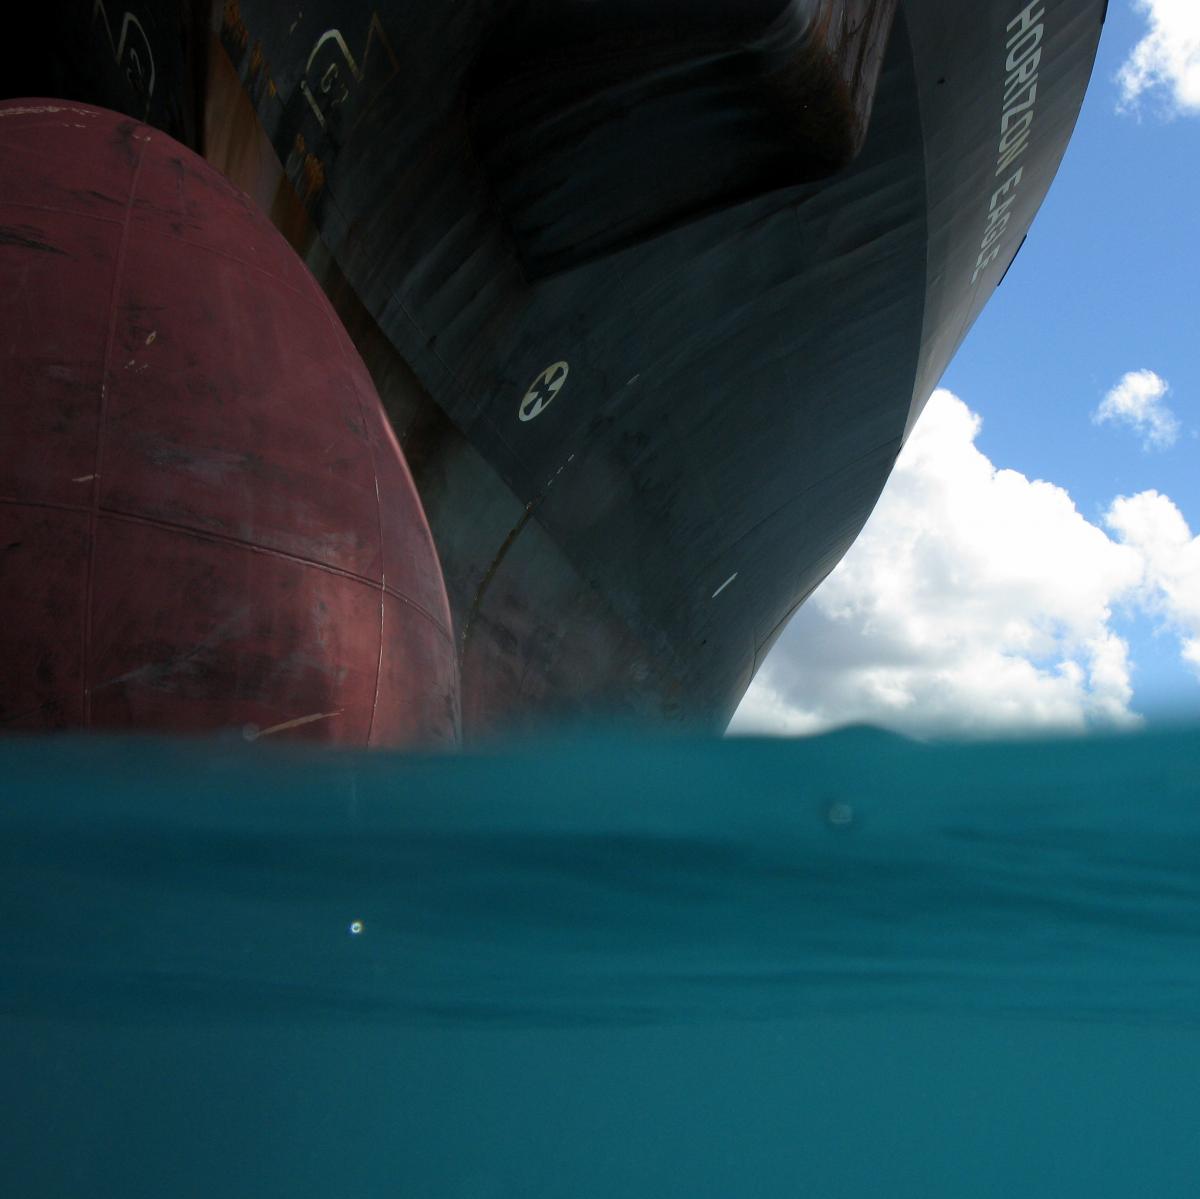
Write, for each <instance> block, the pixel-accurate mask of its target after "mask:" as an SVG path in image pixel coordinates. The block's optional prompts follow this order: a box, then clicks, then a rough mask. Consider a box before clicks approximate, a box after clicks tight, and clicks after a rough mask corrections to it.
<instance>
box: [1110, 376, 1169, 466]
mask: <svg viewBox="0 0 1200 1199" xmlns="http://www.w3.org/2000/svg"><path fill="white" fill-rule="evenodd" d="M1168 391H1170V388H1169V387H1168V386H1167V383H1166V380H1165V379H1161V378H1159V376H1158V375H1156V374H1155V373H1154V372H1153V371H1129V372H1128V373H1127V374H1125V375H1123V376H1122V378H1121V381H1120V382H1119V383H1118V384H1117V385H1116V387H1114V388H1113V389H1112V390H1111V391H1110V392H1109V393H1108V395H1106V396H1105V397H1104V399H1103V400H1101V402H1100V406H1099V407H1098V408H1097V409H1096V411H1095V412H1093V413H1092V420H1094V421H1095V422H1096V424H1098V425H1100V424H1105V423H1108V422H1111V423H1113V424H1118V425H1127V426H1128V427H1129V428H1131V429H1133V430H1134V431H1135V432H1137V433H1140V434H1141V437H1142V448H1143V449H1146V450H1165V449H1167V448H1168V447H1170V446H1173V445H1174V444H1175V442H1176V441H1177V440H1178V439H1179V421H1178V420H1176V419H1175V414H1174V413H1173V412H1172V411H1171V409H1170V408H1168V407H1167V403H1166V396H1167V392H1168Z"/></svg>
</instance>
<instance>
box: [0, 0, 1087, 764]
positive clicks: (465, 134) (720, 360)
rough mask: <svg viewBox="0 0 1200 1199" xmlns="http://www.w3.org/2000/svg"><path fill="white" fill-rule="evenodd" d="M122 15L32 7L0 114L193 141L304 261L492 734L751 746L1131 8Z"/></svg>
mask: <svg viewBox="0 0 1200 1199" xmlns="http://www.w3.org/2000/svg"><path fill="white" fill-rule="evenodd" d="M124 3H127V0H75V2H67V0H64V2H62V3H55V4H51V5H49V6H44V11H41V12H39V13H37V14H35V15H33V16H32V17H31V18H30V20H31V21H32V22H33V27H32V28H31V30H30V32H29V33H28V34H27V35H26V36H24V37H23V38H12V39H10V40H9V43H8V46H7V49H6V51H5V58H6V63H5V67H4V74H3V80H4V95H5V96H7V97H8V98H9V101H10V103H18V102H27V103H32V101H30V100H29V98H30V97H34V98H41V100H40V101H39V102H40V103H48V101H47V100H46V98H48V97H52V98H57V99H58V100H60V101H62V102H64V103H75V104H79V105H94V106H97V107H99V108H101V109H104V110H110V111H112V112H115V113H118V114H123V115H124V117H125V118H127V119H128V120H129V121H131V122H134V123H135V124H136V127H138V128H145V129H148V130H154V131H157V132H160V133H161V134H163V135H165V136H167V137H169V138H171V139H174V141H177V142H178V143H181V144H182V145H183V146H185V147H187V148H189V149H190V150H191V151H192V152H194V153H195V154H196V155H199V156H200V157H201V158H202V159H204V160H205V162H206V163H207V164H209V165H210V166H211V167H212V168H213V169H214V170H215V171H216V172H219V173H220V174H221V175H222V176H223V177H224V178H225V179H226V180H228V181H229V183H230V185H231V186H232V187H234V188H236V189H237V190H238V192H239V194H243V195H244V196H246V197H249V200H250V201H251V202H252V203H253V205H254V206H255V208H256V210H257V211H258V212H259V213H261V214H262V216H263V217H264V218H265V219H267V220H269V221H270V222H271V224H272V225H273V226H274V228H275V229H276V230H278V232H279V234H280V235H281V236H282V237H283V238H284V239H285V240H286V242H287V243H288V244H289V245H290V247H291V249H292V251H294V253H295V254H296V255H298V257H299V258H300V259H302V260H303V263H304V264H305V265H306V267H307V270H308V272H309V274H310V275H311V277H312V278H313V279H315V280H316V282H317V283H318V284H319V287H320V289H321V291H322V293H323V295H324V297H325V298H326V300H327V301H328V303H329V304H330V305H331V307H332V310H333V311H334V312H335V313H336V315H337V319H338V321H339V322H340V324H341V326H342V328H344V330H345V331H346V333H347V334H348V335H349V338H350V339H351V340H352V342H353V345H354V347H355V348H356V351H357V353H358V354H359V355H360V356H361V360H362V362H363V363H364V364H365V366H366V368H367V370H368V371H369V373H370V377H371V380H372V381H373V386H374V388H375V390H376V392H377V393H378V396H379V399H380V401H381V403H382V407H383V411H384V412H385V413H386V419H387V423H388V425H389V426H390V431H391V433H394V436H395V438H396V439H397V441H398V444H399V447H400V450H401V451H402V454H403V459H404V461H405V462H406V463H407V468H408V470H409V471H410V472H411V479H412V482H413V484H414V486H415V490H416V493H417V495H419V501H420V507H421V509H422V511H423V517H424V519H425V520H427V522H428V530H429V536H430V538H431V541H432V544H433V546H434V547H436V562H435V565H434V566H433V567H431V568H430V569H440V575H441V579H442V580H444V586H445V608H444V611H442V610H440V609H438V604H439V603H440V602H441V601H440V600H438V599H437V597H435V598H434V599H432V600H430V601H429V602H428V603H426V604H425V608H426V609H428V612H427V613H426V615H429V613H432V615H431V616H430V620H431V621H432V622H433V624H435V625H437V627H438V629H439V630H440V633H439V635H440V636H441V635H444V638H445V640H446V644H447V645H449V647H450V649H449V651H448V652H449V654H450V656H451V658H452V660H453V662H452V665H453V671H454V673H455V674H456V676H457V677H456V681H455V683H454V687H455V688H456V689H457V690H456V694H455V697H454V699H453V701H451V700H450V699H449V698H447V696H448V690H447V689H448V687H449V684H445V680H444V678H443V683H444V684H445V685H443V686H442V688H441V691H440V692H439V699H438V705H439V710H440V711H443V712H450V710H451V708H453V713H452V715H450V716H447V717H446V721H443V728H444V727H445V725H446V723H447V722H449V724H452V725H453V726H454V731H455V732H454V735H455V736H456V735H457V731H458V729H459V727H460V726H461V731H462V735H463V737H464V738H465V739H467V740H468V741H470V740H476V739H479V738H482V737H487V736H489V735H492V734H495V733H500V732H513V731H519V730H526V729H530V728H536V727H541V726H544V725H545V724H546V723H547V722H551V721H553V722H561V721H575V720H580V721H618V722H623V721H630V722H633V723H636V724H638V725H643V726H651V727H664V726H666V727H671V726H678V727H683V728H688V729H701V730H708V731H720V730H721V729H723V728H724V727H725V725H726V724H727V723H728V720H729V718H730V717H731V715H732V714H733V712H734V710H735V708H736V707H737V705H738V703H739V701H740V699H741V697H742V696H743V694H744V693H745V691H746V689H747V687H748V686H749V684H750V682H751V680H752V679H753V677H754V675H755V672H756V671H757V670H758V668H759V667H760V666H761V664H762V662H763V660H764V658H765V656H766V655H767V653H768V652H769V651H770V649H771V646H772V645H773V644H774V642H775V640H776V639H777V638H778V636H779V634H780V632H781V631H782V629H783V628H784V627H785V625H786V624H787V622H788V620H789V618H790V617H791V616H792V615H793V613H795V611H796V610H797V608H798V607H799V606H800V605H801V604H802V603H803V602H804V601H805V599H806V598H807V597H808V596H810V595H811V594H812V592H813V591H814V590H815V589H816V588H817V587H818V586H819V585H820V583H821V582H822V580H823V579H824V578H825V577H826V576H827V575H828V574H829V572H830V571H831V570H832V569H833V568H834V566H835V565H836V564H837V563H838V561H839V560H840V559H841V558H842V556H843V555H844V554H845V553H846V551H847V549H848V548H849V547H850V545H851V544H852V542H853V541H854V539H855V537H856V536H857V534H858V533H859V531H860V530H861V528H862V527H863V525H864V523H865V521H866V520H867V518H868V516H869V515H870V513H871V510H872V508H873V506H874V505H875V503H876V501H877V500H878V498H879V495H880V493H881V491H882V489H883V486H884V483H885V481H886V480H887V477H888V474H889V472H890V470H891V468H892V466H893V464H894V463H895V461H896V457H897V455H898V454H899V452H900V450H901V448H902V446H903V445H904V442H905V439H906V437H907V435H908V434H909V433H910V431H911V430H912V428H913V425H914V422H915V421H916V420H917V419H918V418H919V416H920V413H921V410H922V407H923V405H924V404H925V402H926V400H927V399H928V397H929V395H930V394H931V393H932V391H933V389H934V387H935V386H936V384H937V382H938V380H939V378H940V377H941V375H942V373H943V371H944V370H945V368H946V366H947V364H948V363H949V361H950V359H951V357H952V356H953V355H954V353H955V352H956V350H957V349H958V347H959V346H960V344H961V343H962V341H963V339H964V337H965V336H966V334H967V332H968V331H969V329H970V328H971V326H972V324H973V323H974V321H975V320H976V318H977V317H978V316H979V313H980V312H981V310H982V309H983V307H984V305H985V304H986V302H987V300H988V299H989V297H990V296H991V295H992V294H993V293H994V292H995V290H996V288H997V287H998V286H1000V284H1001V281H1002V280H1003V278H1004V275H1005V273H1006V272H1007V271H1008V269H1009V267H1010V266H1011V265H1012V262H1013V260H1014V259H1015V257H1016V255H1017V254H1018V252H1019V250H1020V248H1021V245H1022V243H1023V241H1024V239H1025V236H1026V234H1027V233H1028V231H1029V229H1030V226H1031V224H1032V222H1033V220H1034V217H1035V215H1036V213H1037V211H1038V209H1039V207H1040V205H1041V204H1042V202H1043V200H1044V198H1045V196H1046V193H1047V191H1048V189H1049V187H1050V185H1051V182H1052V180H1053V178H1054V175H1055V173H1056V171H1057V169H1058V167H1059V164H1060V162H1061V159H1062V156H1063V154H1064V151H1065V149H1066V146H1067V144H1068V141H1069V139H1070V136H1071V133H1072V130H1073V128H1074V125H1075V122H1076V120H1077V117H1078V114H1079V110H1080V106H1081V104H1082V101H1083V97H1084V93H1085V90H1086V87H1087V84H1088V80H1089V78H1090V75H1091V72H1092V68H1093V64H1094V61H1095V55H1096V49H1097V44H1098V40H1099V36H1100V32H1101V28H1102V25H1103V23H1104V17H1105V12H1106V7H1107V6H1106V0H1032V2H1026V0H972V2H971V3H964V2H963V0H605V2H604V3H594V2H593V0H459V2H457V3H449V2H448V0H391V2H385V3H379V4H377V5H375V6H370V5H360V4H355V3H350V2H348V0H304V2H303V3H300V0H297V2H296V3H293V4H290V5H284V4H281V3H279V2H278V0H225V3H223V4H222V3H218V4H208V3H192V4H189V3H179V2H178V0H176V2H168V0H145V2H144V3H129V6H128V7H122V5H123V4H124ZM0 199H2V197H0ZM21 237H24V238H25V241H31V240H36V238H34V237H33V236H32V235H28V236H27V235H25V234H22V235H21ZM18 240H20V239H19V238H18ZM10 242H11V239H10ZM3 250H4V247H3V246H0V253H2V252H3ZM0 265H2V263H0ZM64 269H65V267H64ZM180 286H183V284H180ZM131 361H132V359H131ZM0 490H2V488H0ZM97 503H100V501H99V500H97ZM438 564H440V566H439V565H438ZM385 590H386V588H385ZM401 598H403V597H401ZM397 602H399V600H398V601H397ZM417 606H418V607H419V606H420V605H417ZM435 609H436V610H435ZM89 619H90V617H89ZM380 652H381V654H382V650H381V651H380ZM190 660H191V659H189V661H190ZM33 668H34V667H33V665H30V667H29V669H30V670H32V669H33ZM380 674H381V672H380V671H379V670H377V672H376V679H375V683H376V692H378V687H379V677H380ZM445 674H446V672H445V670H444V669H443V671H442V676H445ZM122 677H124V676H122ZM156 677H157V676H156ZM159 681H160V682H161V681H162V680H161V679H160V680H159ZM164 685H165V684H164ZM420 686H421V683H420V680H419V679H414V680H413V688H414V689H416V690H419V688H420ZM84 690H85V692H86V691H87V687H86V686H85V688H84ZM402 690H403V686H402V684H401V683H398V684H397V687H396V691H397V694H399V692H400V691H402ZM89 702H90V701H89ZM315 702H316V701H314V703H315ZM330 702H331V703H332V702H333V701H330ZM407 702H410V703H416V704H419V703H420V702H421V700H420V697H419V695H418V696H417V698H416V699H412V698H410V700H409V701H407ZM35 706H36V705H35ZM302 706H303V705H302ZM17 708H20V709H21V712H22V713H26V714H27V711H28V710H30V709H29V706H28V704H26V705H25V706H24V707H22V706H21V705H20V704H17V705H15V707H12V709H11V710H12V711H16V709H17ZM205 710H206V711H210V710H209V709H205ZM3 711H4V710H3V709H2V708H0V713H3ZM212 711H215V710H212ZM277 715H278V719H277V720H276V722H275V724H274V725H273V726H272V727H278V728H280V729H283V730H284V731H285V732H287V733H289V734H294V735H297V736H313V737H318V738H319V737H328V738H330V739H334V740H336V739H338V737H339V734H338V733H337V731H336V726H337V721H336V720H330V719H324V717H325V716H327V715H328V713H326V712H323V711H318V712H316V713H315V715H314V717H313V719H312V720H311V722H310V723H305V722H306V721H308V720H309V716H308V715H307V714H306V713H299V712H298V713H297V714H296V715H295V716H294V717H289V715H288V713H287V712H283V711H281V712H280V713H279V714H277ZM210 716H211V719H212V720H217V716H215V715H211V711H210ZM127 717H128V712H125V715H123V716H121V717H120V719H126V718H127ZM317 717H321V719H318V718H317ZM263 719H266V720H268V721H270V720H273V719H275V718H274V717H270V716H268V717H264V718H263ZM220 720H222V721H225V722H227V723H239V722H240V718H239V716H238V715H237V712H236V711H235V712H233V714H232V715H230V714H229V713H228V712H225V711H224V710H222V714H221V715H220ZM372 720H374V716H373V717H372ZM77 722H78V721H77V720H76V723H77ZM260 723H261V722H260Z"/></svg>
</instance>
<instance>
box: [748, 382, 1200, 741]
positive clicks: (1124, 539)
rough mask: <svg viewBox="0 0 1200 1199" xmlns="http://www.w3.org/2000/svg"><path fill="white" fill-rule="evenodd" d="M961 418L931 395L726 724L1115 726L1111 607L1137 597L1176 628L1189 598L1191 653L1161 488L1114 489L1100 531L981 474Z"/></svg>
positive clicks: (1124, 692) (1017, 486) (1125, 676)
mask: <svg viewBox="0 0 1200 1199" xmlns="http://www.w3.org/2000/svg"><path fill="white" fill-rule="evenodd" d="M979 428H980V421H979V418H978V417H977V416H976V415H975V414H974V413H972V412H971V411H970V410H969V409H968V408H967V406H966V405H965V404H964V403H963V402H962V401H961V400H960V399H958V398H957V397H956V396H954V395H952V394H951V393H950V392H948V391H938V392H935V393H934V396H933V398H932V399H931V400H930V402H929V404H928V406H927V408H926V410H925V413H924V414H923V416H922V417H921V420H920V422H919V423H918V425H917V427H916V429H915V430H914V432H913V434H912V436H911V438H910V439H909V442H908V444H907V446H906V447H905V449H904V451H903V452H902V453H901V455H900V458H899V460H898V462H897V464H896V469H895V470H894V471H893V473H892V477H891V479H890V480H889V482H888V485H887V488H886V489H885V491H884V495H883V497H882V498H881V499H880V502H879V505H878V507H877V509H876V511H875V513H874V514H873V516H872V517H871V520H870V521H869V522H868V524H867V527H866V528H865V529H864V531H863V533H862V535H861V536H860V537H859V539H858V541H857V542H856V543H855V545H854V547H853V548H852V550H851V551H850V553H849V554H848V555H847V556H846V558H845V559H844V560H843V561H842V563H841V564H840V565H839V566H838V567H837V569H836V570H835V571H834V572H833V573H832V574H831V575H830V577H829V578H828V579H827V580H826V582H825V583H824V584H823V585H822V586H821V587H820V588H819V589H818V591H817V592H816V593H815V594H814V595H813V597H812V598H811V599H810V600H809V602H808V603H807V604H806V605H805V606H804V607H803V608H802V609H801V610H800V612H799V613H798V615H797V617H796V619H795V620H794V621H793V622H792V624H791V625H790V626H789V627H788V629H786V630H785V632H784V633H783V635H782V637H781V638H780V640H779V642H778V643H777V645H776V647H775V649H774V650H773V651H772V654H771V656H770V658H769V659H768V661H767V663H766V664H765V665H764V667H763V669H762V670H761V671H760V673H759V677H758V678H757V679H756V680H755V682H754V684H753V686H752V687H751V688H750V691H749V693H748V694H747V696H746V699H745V701H744V702H743V704H742V706H741V707H740V708H739V710H738V713H737V715H736V716H735V718H734V722H733V725H732V726H731V731H733V732H735V733H736V732H753V731H766V732H779V733H788V732H813V731H817V730H820V729H824V728H829V727H832V726H835V725H838V724H846V723H850V722H857V721H868V722H871V723H873V724H879V725H883V726H885V727H889V728H893V729H896V730H898V731H900V732H906V733H922V732H938V733H969V734H981V733H989V732H1003V731H1012V730H1017V729H1056V730H1067V729H1075V730H1082V729H1086V728H1089V727H1094V726H1113V725H1116V726H1127V725H1133V724H1136V723H1137V722H1138V717H1137V715H1136V714H1135V713H1134V712H1133V710H1132V709H1131V706H1130V705H1131V701H1132V688H1131V681H1130V672H1131V663H1130V661H1129V654H1128V647H1127V645H1126V643H1125V642H1124V640H1123V639H1122V638H1121V637H1120V636H1119V635H1118V634H1117V632H1116V631H1115V629H1114V627H1113V611H1114V608H1115V607H1116V606H1117V605H1118V604H1120V603H1122V602H1123V601H1125V600H1126V599H1128V600H1131V601H1132V600H1137V599H1139V597H1142V598H1144V597H1146V596H1148V595H1150V594H1151V593H1153V594H1155V595H1157V596H1159V600H1160V601H1161V602H1163V603H1168V604H1169V606H1170V613H1171V618H1172V619H1173V620H1175V621H1176V622H1177V623H1180V625H1181V627H1182V623H1181V622H1182V621H1183V618H1184V617H1183V614H1184V613H1185V612H1191V611H1192V610H1191V609H1190V608H1188V607H1187V603H1189V602H1191V600H1196V601H1197V607H1196V609H1195V616H1196V621H1195V624H1194V626H1193V625H1191V624H1189V625H1187V628H1188V629H1192V628H1194V630H1195V636H1196V640H1195V643H1194V644H1195V652H1196V659H1197V663H1198V665H1200V587H1197V584H1198V583H1200V548H1195V547H1196V546H1197V545H1200V543H1196V542H1192V543H1191V544H1192V545H1193V547H1194V549H1193V552H1194V554H1195V556H1196V561H1195V570H1194V572H1193V573H1192V574H1189V575H1187V577H1186V579H1184V580H1182V581H1181V582H1180V583H1179V585H1178V588H1177V590H1178V591H1179V596H1180V598H1179V599H1178V600H1170V601H1167V600H1162V596H1163V595H1165V594H1166V592H1165V590H1164V586H1165V584H1166V582H1167V581H1168V578H1169V577H1173V576H1170V572H1169V569H1168V567H1167V565H1165V564H1166V563H1167V562H1170V561H1174V556H1173V555H1174V553H1175V550H1176V549H1177V548H1178V545H1179V543H1180V537H1181V533H1180V529H1179V527H1178V523H1176V524H1175V525H1172V524H1171V523H1170V521H1168V520H1167V515H1168V514H1167V513H1166V512H1165V509H1163V508H1162V506H1161V503H1158V501H1161V502H1162V503H1165V504H1168V505H1169V504H1170V501H1163V497H1155V502H1152V501H1151V500H1150V499H1149V498H1147V497H1148V496H1151V495H1153V493H1147V495H1144V496H1135V497H1133V498H1132V499H1131V500H1122V501H1118V502H1117V503H1116V504H1114V505H1113V510H1112V513H1111V514H1110V523H1111V525H1112V527H1113V528H1114V529H1115V530H1118V531H1119V534H1120V540H1119V541H1118V540H1114V539H1113V538H1111V537H1109V536H1108V534H1107V533H1106V532H1105V531H1104V530H1103V529H1102V528H1099V527H1098V526H1096V525H1094V524H1091V523H1090V522H1089V521H1087V520H1085V519H1084V517H1083V516H1082V515H1080V513H1079V511H1078V510H1077V509H1076V507H1075V505H1074V504H1073V503H1072V501H1071V497H1070V496H1069V495H1068V494H1067V493H1066V492H1065V491H1064V490H1063V489H1062V488H1060V487H1056V486H1054V485H1052V484H1050V483H1045V482H1040V481H1031V480H1030V479H1028V478H1026V477H1025V476H1024V475H1021V474H1019V473H1018V472H1016V471H1012V470H997V469H996V468H995V467H994V466H993V465H992V463H991V462H990V461H989V460H988V459H987V458H986V457H985V456H984V455H983V454H982V453H981V452H980V451H979V449H978V448H977V447H976V446H975V438H976V436H977V434H978V432H979ZM1122 505H1124V506H1122ZM1171 507H1172V510H1173V511H1174V509H1173V505H1172V506H1171ZM1176 515H1178V514H1177V512H1176ZM1179 522H1182V517H1180V518H1179ZM1183 532H1184V533H1186V526H1183ZM1152 547H1159V548H1158V550H1157V551H1156V552H1157V553H1158V557H1156V558H1155V559H1154V563H1155V564H1154V565H1153V566H1151V565H1149V563H1150V561H1151V558H1150V551H1151V548H1152ZM1171 547H1175V548H1171ZM1189 588H1190V590H1189ZM1185 593H1186V597H1185ZM1189 619H1190V617H1189Z"/></svg>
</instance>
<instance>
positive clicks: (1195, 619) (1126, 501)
mask: <svg viewBox="0 0 1200 1199" xmlns="http://www.w3.org/2000/svg"><path fill="white" fill-rule="evenodd" d="M1104 520H1105V524H1107V525H1108V527H1109V528H1110V529H1112V530H1113V531H1114V532H1115V533H1116V534H1117V536H1118V537H1119V538H1120V540H1121V542H1122V543H1123V544H1124V545H1125V546H1127V547H1129V548H1131V549H1133V550H1134V551H1135V552H1136V553H1137V554H1138V556H1139V557H1140V558H1141V559H1142V564H1143V567H1142V570H1143V578H1142V583H1141V586H1140V602H1141V605H1142V606H1143V607H1144V608H1145V609H1146V610H1147V611H1149V612H1152V613H1154V614H1156V615H1157V616H1159V617H1160V618H1161V619H1162V621H1163V622H1164V624H1165V625H1167V627H1169V628H1171V629H1173V630H1174V631H1175V632H1176V634H1177V635H1178V637H1179V639H1180V653H1181V656H1182V657H1183V659H1184V661H1185V662H1187V663H1188V664H1189V665H1190V666H1191V668H1192V669H1193V670H1194V671H1195V672H1196V675H1197V677H1200V537H1193V536H1192V532H1191V530H1190V529H1189V528H1188V526H1187V521H1185V520H1184V518H1183V513H1182V512H1180V511H1179V509H1178V508H1177V507H1176V506H1175V505H1174V504H1173V503H1172V502H1171V501H1170V500H1169V499H1168V498H1167V497H1166V496H1165V495H1160V494H1159V493H1158V492H1157V491H1143V492H1141V493H1140V494H1139V495H1135V496H1129V497H1121V498H1120V499H1117V500H1115V501H1114V502H1113V504H1112V507H1111V508H1109V510H1108V512H1107V513H1106V514H1105V518H1104Z"/></svg>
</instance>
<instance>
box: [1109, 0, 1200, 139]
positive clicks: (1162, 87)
mask: <svg viewBox="0 0 1200 1199" xmlns="http://www.w3.org/2000/svg"><path fill="white" fill-rule="evenodd" d="M1134 8H1135V9H1137V10H1138V11H1139V12H1140V13H1142V14H1143V16H1145V18H1146V20H1147V23H1148V24H1149V29H1148V30H1147V33H1146V36H1145V37H1143V38H1142V40H1141V41H1140V42H1138V44H1137V45H1136V46H1135V47H1134V48H1133V50H1132V51H1131V53H1130V55H1129V57H1128V58H1127V59H1126V60H1125V62H1124V64H1123V65H1122V67H1121V69H1120V71H1118V73H1117V86H1118V87H1119V88H1120V92H1121V101H1120V105H1119V107H1120V108H1121V109H1122V110H1125V111H1135V110H1137V109H1138V107H1139V106H1140V102H1141V100H1142V98H1143V97H1144V96H1147V95H1151V96H1158V97H1160V98H1161V100H1162V101H1163V110H1164V112H1165V113H1166V114H1168V115H1177V114H1193V115H1195V114H1200V4H1197V2H1196V0H1134Z"/></svg>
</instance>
